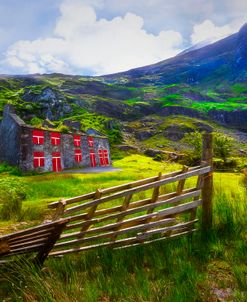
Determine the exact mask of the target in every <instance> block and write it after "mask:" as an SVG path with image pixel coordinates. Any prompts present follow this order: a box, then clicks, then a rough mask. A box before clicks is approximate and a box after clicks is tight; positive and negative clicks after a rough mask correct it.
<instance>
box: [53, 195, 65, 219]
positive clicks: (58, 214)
mask: <svg viewBox="0 0 247 302" xmlns="http://www.w3.org/2000/svg"><path fill="white" fill-rule="evenodd" d="M66 204H67V203H66V200H64V199H62V200H60V201H59V202H58V205H57V209H56V212H55V213H54V215H53V217H52V220H53V221H55V220H58V219H59V218H61V217H62V216H63V214H64V211H65V206H66Z"/></svg>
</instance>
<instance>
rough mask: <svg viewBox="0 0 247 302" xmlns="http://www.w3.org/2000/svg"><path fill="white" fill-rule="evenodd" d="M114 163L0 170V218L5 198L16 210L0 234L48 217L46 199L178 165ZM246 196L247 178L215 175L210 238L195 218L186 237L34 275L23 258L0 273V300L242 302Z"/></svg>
mask: <svg viewBox="0 0 247 302" xmlns="http://www.w3.org/2000/svg"><path fill="white" fill-rule="evenodd" d="M114 166H115V167H116V168H119V169H121V170H119V171H114V172H106V173H101V174H77V173H72V174H68V173H64V174H54V173H47V174H42V175H30V176H17V175H16V174H17V173H16V171H12V170H8V167H5V168H3V167H2V170H1V169H0V171H2V173H0V179H1V181H0V193H1V195H0V203H1V204H2V205H1V213H3V210H2V209H3V208H4V205H5V204H6V203H7V200H8V201H10V200H11V198H10V197H11V196H12V195H13V200H18V198H19V207H17V208H15V207H12V208H11V209H12V213H11V215H10V217H8V218H6V217H4V216H3V215H2V216H1V220H0V232H1V233H2V234H3V233H8V232H11V231H13V230H15V229H19V228H24V227H27V226H29V225H35V224H38V223H39V222H40V221H43V220H44V219H49V218H50V216H51V210H49V209H48V208H47V204H48V203H49V202H52V201H56V200H59V199H61V198H66V197H72V196H75V195H79V194H83V193H88V192H91V191H94V190H96V189H97V188H106V187H110V186H115V185H118V184H122V183H127V182H130V181H133V180H137V179H141V178H145V177H149V176H153V175H156V174H157V173H159V172H162V173H166V172H170V171H175V170H179V169H180V168H181V166H180V165H179V164H176V163H166V162H157V161H154V160H153V159H151V158H149V157H145V156H141V155H130V156H127V157H125V158H123V159H121V160H116V161H115V162H114ZM192 181H193V180H192ZM4 190H5V192H8V197H6V195H4V194H3V191H4ZM4 196H5V197H4ZM246 196H247V175H244V174H243V173H220V172H215V173H214V199H213V228H212V230H211V231H210V232H209V233H207V234H204V233H202V232H201V230H200V226H201V223H200V220H199V223H198V227H199V231H198V232H197V233H195V234H193V236H187V237H181V238H178V239H173V240H167V241H163V242H157V243H153V244H149V245H145V246H138V247H132V248H128V249H120V250H111V249H99V250H97V251H96V250H95V251H91V252H84V253H80V254H77V255H68V256H66V257H63V258H54V259H53V258H51V259H48V260H47V261H46V262H45V265H44V267H43V268H42V269H41V270H40V269H38V268H36V267H35V266H33V265H31V264H30V263H29V262H26V260H25V259H22V260H21V261H20V262H16V263H14V264H11V265H10V264H9V265H5V266H2V267H1V268H0V270H1V274H0V300H1V301H47V302H48V301H85V302H93V301H95V302H96V301H102V302H108V301H109V302H111V301H124V302H125V301H129V302H132V301H140V302H149V301H150V302H152V301H171V302H174V301H175V302H183V301H247V300H246V297H247V286H246V284H247V282H246V281H247V280H246V278H247V262H246V253H247V244H246V239H247V234H246V225H247V218H246V213H247V211H246V210H247V203H246ZM199 219H200V211H199ZM23 222H24V223H23Z"/></svg>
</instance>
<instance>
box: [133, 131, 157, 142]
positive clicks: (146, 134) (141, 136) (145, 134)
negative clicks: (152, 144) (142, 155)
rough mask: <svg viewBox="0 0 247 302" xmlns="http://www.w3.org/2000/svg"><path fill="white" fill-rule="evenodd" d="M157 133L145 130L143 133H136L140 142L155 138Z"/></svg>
mask: <svg viewBox="0 0 247 302" xmlns="http://www.w3.org/2000/svg"><path fill="white" fill-rule="evenodd" d="M156 133H157V132H156V131H153V130H143V131H141V130H140V131H137V132H135V137H136V138H137V139H139V140H140V141H143V140H145V139H148V138H149V137H151V136H154V135H155V134H156Z"/></svg>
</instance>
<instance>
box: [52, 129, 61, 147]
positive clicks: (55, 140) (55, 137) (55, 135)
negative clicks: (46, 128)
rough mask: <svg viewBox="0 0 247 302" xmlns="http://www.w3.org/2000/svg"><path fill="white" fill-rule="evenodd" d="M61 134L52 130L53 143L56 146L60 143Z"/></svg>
mask: <svg viewBox="0 0 247 302" xmlns="http://www.w3.org/2000/svg"><path fill="white" fill-rule="evenodd" d="M60 138H61V134H60V133H58V132H51V144H52V145H54V146H57V145H60Z"/></svg>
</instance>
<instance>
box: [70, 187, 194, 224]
mask: <svg viewBox="0 0 247 302" xmlns="http://www.w3.org/2000/svg"><path fill="white" fill-rule="evenodd" d="M195 190H196V188H189V189H185V190H184V191H183V194H185V193H190V192H194V191H195ZM175 196H177V192H176V191H175V192H171V193H167V194H164V195H160V196H159V197H158V201H161V200H166V199H169V198H171V197H175ZM150 201H151V198H147V199H143V200H139V201H135V202H132V203H130V205H129V208H130V209H132V208H137V207H139V206H142V205H146V204H148V203H149V202H150ZM121 207H122V206H121V205H120V206H117V207H114V208H113V209H111V208H109V209H102V210H98V211H96V212H95V214H94V217H98V216H101V215H103V214H108V213H109V214H111V213H115V212H117V211H119V210H120V209H121ZM108 210H109V211H108ZM86 218H87V214H79V215H74V216H70V217H67V219H69V221H70V222H74V221H77V220H83V219H86ZM83 224H84V221H83V222H77V223H73V224H67V225H66V229H67V230H71V229H75V228H79V227H82V226H83Z"/></svg>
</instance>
